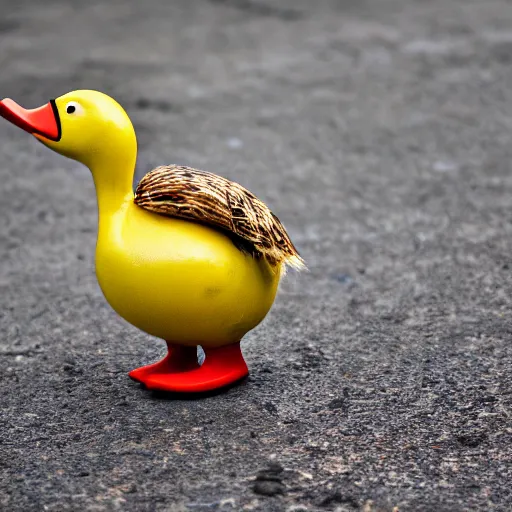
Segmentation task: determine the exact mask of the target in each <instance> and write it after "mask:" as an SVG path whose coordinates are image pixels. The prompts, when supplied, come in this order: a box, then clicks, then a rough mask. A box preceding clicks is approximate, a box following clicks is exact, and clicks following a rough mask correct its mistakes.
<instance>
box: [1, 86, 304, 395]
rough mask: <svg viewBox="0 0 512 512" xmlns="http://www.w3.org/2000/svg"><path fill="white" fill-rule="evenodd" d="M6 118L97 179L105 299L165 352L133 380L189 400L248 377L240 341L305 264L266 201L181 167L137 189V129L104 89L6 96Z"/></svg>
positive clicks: (161, 171)
mask: <svg viewBox="0 0 512 512" xmlns="http://www.w3.org/2000/svg"><path fill="white" fill-rule="evenodd" d="M0 115H1V116H2V117H4V118H6V119H7V120H8V121H10V122H11V123H13V124H15V125H16V126H18V127H20V128H22V129H24V130H25V131H27V132H29V133H31V134H32V135H34V137H36V138H37V139H38V140H39V141H41V142H42V143H43V144H44V145H46V146H48V147H49V148H50V149H53V150H54V151H56V152H57V153H60V154H62V155H64V156H67V157H69V158H72V159H74V160H77V161H79V162H81V163H83V164H84V165H86V166H87V167H88V168H89V169H90V170H91V172H92V176H93V179H94V184H95V187H96V194H97V197H98V210H99V227H98V240H97V246H96V275H97V277H98V282H99V284H100V287H101V289H102V291H103V294H104V295H105V298H106V299H107V301H108V302H109V303H110V305H111V306H112V307H113V308H114V310H115V311H116V312H117V313H118V314H119V315H121V316H122V317H123V318H124V319H126V320H127V321H128V322H130V323H131V324H133V325H135V326H136V327H138V328H139V329H142V330H143V331H145V332H147V333H149V334H151V335H154V336H157V337H159V338H162V339H164V340H165V341H166V342H167V346H168V353H167V355H166V357H165V358H164V359H163V360H162V361H160V362H158V363H155V364H152V365H149V366H144V367H142V368H138V369H136V370H133V371H131V372H130V373H129V376H130V377H131V378H132V379H134V380H136V381H138V382H141V383H142V384H144V385H145V386H146V387H147V388H148V389H154V390H162V391H171V392H189V393H190V392H203V391H210V390H214V389H217V388H220V387H223V386H227V385H229V384H232V383H234V382H236V381H238V380H240V379H242V378H244V377H246V376H247V375H248V369H247V365H246V363H245V361H244V359H243V356H242V353H241V351H240V340H241V339H242V337H243V336H244V335H245V334H246V333H247V332H248V331H249V330H251V329H253V328H254V327H255V326H256V325H258V324H259V323H260V322H261V321H262V320H263V318H264V317H265V316H266V314H267V313H268V311H269V309H270V307H271V306H272V303H273V302H274V298H275V295H276V291H277V287H278V283H279V280H280V278H281V276H282V275H283V273H284V269H285V268H286V266H287V265H289V266H292V267H295V268H297V269H301V268H303V267H304V263H303V260H302V259H301V257H300V256H299V254H298V253H297V251H296V249H295V247H294V246H293V244H292V242H291V241H290V239H289V237H288V235H287V233H286V231H285V229H284V227H283V226H282V224H281V223H280V222H279V219H278V218H277V217H276V216H275V215H274V214H273V213H272V212H271V211H270V210H269V209H268V208H267V206H266V205H265V204H264V203H262V202H261V201H259V200H258V199H257V198H256V197H255V196H254V195H253V194H251V193H250V192H249V191H247V190H246V189H244V188H243V187H242V186H240V185H238V184H237V183H234V182H231V181H229V180H226V179H224V178H221V177H219V176H216V175H214V174H210V173H207V172H204V171H199V170H196V169H192V168H188V167H179V166H166V167H158V168H157V169H155V170H153V171H151V172H150V173H148V174H147V175H146V176H145V177H144V178H143V179H142V180H141V182H140V183H139V185H138V187H137V190H136V192H135V194H134V192H133V188H132V183H133V174H134V170H135V161H136V157H137V140H136V136H135V131H134V129H133V126H132V123H131V121H130V119H129V117H128V115H127V114H126V112H125V111H124V110H123V108H122V107H121V106H120V105H119V104H118V103H117V102H116V101H115V100H113V99H112V98H110V97H109V96H107V95H105V94H103V93H100V92H97V91H89V90H81V91H74V92H70V93H68V94H66V95H64V96H61V97H60V98H57V99H56V100H51V101H50V102H49V103H48V104H47V105H45V106H43V107H40V108H37V109H32V110H25V109H24V108H22V107H20V106H19V105H18V104H17V103H15V102H14V101H12V100H10V99H5V100H3V101H0ZM198 345H200V346H201V347H202V348H203V350H204V352H205V356H206V358H205V360H204V362H203V364H202V365H201V366H200V365H199V364H198V361H197V346H198Z"/></svg>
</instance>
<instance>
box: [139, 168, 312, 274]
mask: <svg viewBox="0 0 512 512" xmlns="http://www.w3.org/2000/svg"><path fill="white" fill-rule="evenodd" d="M135 204H137V205H138V206H140V207H141V208H144V209H146V210H149V211H152V212H155V213H159V214H162V215H167V216H170V217H177V218H181V219H186V220H191V221H195V222H200V223H203V224H207V225H210V226H214V227H216V228H219V229H221V230H224V231H227V232H228V234H229V235H230V236H231V237H232V238H234V241H235V243H236V241H237V240H236V239H237V238H238V239H239V241H240V242H241V244H240V246H241V247H246V248H247V247H249V249H250V251H249V252H251V253H252V254H253V255H254V256H255V257H257V258H266V259H267V260H268V261H269V262H270V263H271V264H273V265H277V264H279V263H284V264H286V265H289V266H291V267H294V268H297V269H302V268H304V266H305V265H304V261H303V260H302V258H301V257H300V255H299V253H298V252H297V249H295V247H294V245H293V243H292V242H291V240H290V237H289V236H288V233H286V230H285V228H284V226H283V225H282V224H281V222H280V221H279V219H278V218H277V217H276V216H275V215H274V214H273V213H272V212H271V211H270V209H269V208H268V207H267V205H266V204H265V203H263V202H262V201H260V200H259V199H258V198H257V197H256V196H255V195H254V194H252V193H251V192H249V191H248V190H247V189H245V188H244V187H242V186H241V185H239V184H238V183H235V182H233V181H230V180H227V179H225V178H222V177H221V176H217V175H216V174H212V173H209V172H205V171H200V170H197V169H192V168H191V167H182V166H176V165H171V166H162V167H157V168H156V169H154V170H153V171H151V172H149V173H148V174H146V176H144V177H143V178H142V180H141V181H140V183H139V185H138V187H137V190H136V192H135ZM237 245H238V244H237Z"/></svg>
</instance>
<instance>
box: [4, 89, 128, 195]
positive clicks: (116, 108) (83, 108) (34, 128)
mask: <svg viewBox="0 0 512 512" xmlns="http://www.w3.org/2000/svg"><path fill="white" fill-rule="evenodd" d="M0 116H2V117H4V118H5V119H7V120H8V121H10V122H11V123H13V124H15V125H16V126H18V127H20V128H22V129H23V130H25V131H27V132H29V133H31V134H32V135H33V136H34V137H36V138H37V139H38V140H39V141H40V142H42V143H43V144H44V145H45V146H48V147H49V148H50V149H53V150H54V151H56V152H57V153H60V154H61V155H64V156H67V157H69V158H72V159H73V160H77V161H79V162H81V163H83V164H85V165H86V166H87V167H89V169H91V171H92V174H93V177H94V181H95V183H96V188H97V191H98V193H99V192H100V189H101V190H105V189H106V188H110V189H111V188H117V189H120V188H123V187H126V183H129V186H130V189H131V184H132V178H133V171H134V168H135V160H136V156H137V140H136V137H135V131H134V129H133V125H132V123H131V121H130V118H129V117H128V115H127V114H126V112H125V111H124V109H123V108H122V107H121V105H119V103H117V102H116V101H115V100H114V99H112V98H111V97H109V96H107V95H106V94H103V93H101V92H98V91H89V90H81V91H74V92H70V93H68V94H65V95H64V96H61V97H60V98H57V99H55V100H51V101H50V102H49V103H48V104H46V105H44V106H42V107H39V108H35V109H32V110H26V109H24V108H23V107H21V106H20V105H18V104H17V103H15V102H14V101H13V100H11V99H4V100H2V101H0ZM121 184H122V185H123V186H121V187H120V185H121ZM107 185H109V186H107Z"/></svg>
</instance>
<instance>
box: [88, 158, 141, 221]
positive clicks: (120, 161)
mask: <svg viewBox="0 0 512 512" xmlns="http://www.w3.org/2000/svg"><path fill="white" fill-rule="evenodd" d="M115 153H117V152H115ZM127 153H129V152H125V153H124V154H122V156H121V155H120V154H119V153H117V154H114V155H113V156H114V158H109V157H108V156H107V157H104V158H101V159H99V160H95V161H94V163H92V164H91V165H89V168H90V169H91V172H92V176H93V179H94V185H95V187H96V196H97V199H98V215H99V224H100V229H101V227H102V225H104V224H105V223H108V222H110V221H111V220H112V219H113V218H114V217H115V215H116V213H117V212H119V211H120V210H121V208H122V206H123V204H125V203H126V202H127V201H130V200H132V199H133V174H134V171H135V161H136V151H133V153H132V154H127Z"/></svg>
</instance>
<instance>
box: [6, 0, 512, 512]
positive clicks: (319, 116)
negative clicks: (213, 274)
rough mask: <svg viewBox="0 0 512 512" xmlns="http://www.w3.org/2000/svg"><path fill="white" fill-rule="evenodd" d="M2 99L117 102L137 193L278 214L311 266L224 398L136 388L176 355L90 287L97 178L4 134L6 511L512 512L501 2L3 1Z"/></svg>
mask: <svg viewBox="0 0 512 512" xmlns="http://www.w3.org/2000/svg"><path fill="white" fill-rule="evenodd" d="M0 7H1V13H2V14H1V17H0V97H12V98H13V99H15V100H17V101H18V102H19V103H21V104H22V105H24V106H27V107H36V106H39V105H42V104H44V103H46V102H47V101H48V99H49V98H54V97H56V96H59V95H61V94H63V93H65V92H68V91H70V90H73V89H77V88H92V89H99V90H102V91H104V92H106V93H109V94H111V95H112V96H114V97H115V98H116V99H118V101H120V102H121V103H122V104H123V105H124V106H125V108H126V110H127V111H128V113H129V115H130V116H131V118H132V119H133V121H134V124H135V126H136V129H137V133H138V137H139V143H140V155H139V163H138V171H137V174H138V177H140V176H141V175H142V174H143V173H144V172H146V171H148V170H150V169H151V168H153V167H155V166H156V165H159V164H164V163H180V164H187V165H192V166H194V167H198V168H202V169H206V170H209V171H212V172H216V173H218V174H221V175H223V176H226V177H228V178H230V179H234V180H237V181H239V182H240V183H242V184H243V185H245V186H246V187H247V188H249V189H250V190H252V191H253V192H254V193H256V194H257V195H258V196H259V197H261V198H262V199H264V200H265V201H266V202H267V203H268V204H269V205H270V206H271V208H272V209H273V211H274V212H275V213H276V214H277V215H278V216H279V217H280V218H281V220H282V221H283V223H284V224H285V225H286V226H287V228H288V230H289V232H290V234H291V236H292V238H293V240H294V241H295V242H296V245H297V246H298V248H299V250H300V251H301V253H302V255H303V256H304V258H305V259H306V261H307V262H308V265H309V267H310V272H309V273H304V274H294V273H290V274H289V275H288V276H287V277H286V279H285V280H284V282H283V283H282V286H281V289H280V292H279V295H278V297H277V300H276V303H275V306H274V308H273V309H272V311H271V313H270V314H269V316H268V317H267V319H266V320H265V322H264V323H263V324H262V325H261V326H259V327H258V328H257V329H255V330H254V331H253V332H251V333H250V334H249V335H248V336H247V337H246V339H245V341H244V342H243V350H244V353H245V355H246V358H247V361H248V363H249V366H250V368H251V376H250V378H249V379H248V380H247V381H246V382H245V383H243V384H242V385H240V386H238V387H235V388H232V389H230V390H228V391H227V392H225V393H222V394H219V395H217V396H211V397H206V398H201V399H197V400H191V399H182V400H178V399H173V398H172V397H163V396H158V395H152V394H151V393H149V392H147V391H145V390H144V389H141V388H140V387H139V386H138V385H137V384H135V383H133V382H132V381H130V380H129V378H128V377H127V375H126V373H127V372H128V371H129V370H131V369H132V368H135V367H137V366H139V365H141V364H144V363H148V362H152V361H155V360H157V359H158V358H159V356H160V355H161V354H162V353H163V351H164V344H163V342H161V341H158V340H155V339H151V338H150V337H149V336H147V335H145V334H144V333H141V332H139V331H137V330H136V329H135V328H132V327H131V326H130V325H128V324H127V323H125V322H124V321H123V320H121V319H120V318H118V317H117V316H116V314H115V313H114V312H113V311H112V310H111V309H110V308H109V306H108V304H107V303H106V301H105V300H104V298H103V296H102V294H101V292H100V290H99V288H98V285H97V282H96V278H95V275H94V246H95V237H96V199H95V194H94V189H93V184H92V180H91V177H90V175H89V173H88V171H87V170H86V169H85V168H83V167H81V166H80V165H78V164H77V163H75V162H73V161H71V160H66V159H64V158H63V157H60V156H58V155H56V154H54V153H52V152H51V151H49V150H48V149H46V148H44V147H43V146H42V145H40V144H39V143H37V142H36V141H35V140H34V139H32V138H31V137H30V136H29V135H28V134H26V133H24V132H22V131H20V130H19V129H17V128H15V127H13V126H11V125H9V124H8V123H7V122H3V120H0V121H1V122H0V179H1V181H0V197H1V200H0V325H1V339H0V363H1V364H0V381H1V385H0V386H1V388H0V389H1V398H0V410H1V415H0V470H1V473H0V509H1V510H5V511H9V512H10V511H24V512H28V511H42V510H44V511H55V512H62V511H82V510H91V511H103V510H122V511H125V510H126V511H198V512H201V511H210V510H221V511H231V510H233V511H241V510H252V511H302V510H308V511H309V510H311V511H324V510H326V511H329V510H331V511H334V510H337V511H352V510H362V511H365V512H369V511H393V510H394V511H397V510H399V511H450V512H457V511H466V510H483V511H487V510H503V511H505V510H510V508H511V507H512V490H511V484H510V482H511V478H512V447H511V442H512V418H511V414H512V413H511V403H512V343H511V342H512V321H511V308H512V304H511V296H512V278H511V268H512V257H511V253H512V200H511V197H512V174H511V161H512V133H511V129H512V68H511V65H512V30H511V28H510V27H511V26H512V8H511V6H510V3H509V2H508V1H506V0H432V1H429V2H426V1H420V0H416V1H407V0H357V1H356V0H345V1H342V0H319V1H317V2H311V1H307V0H282V1H278V0H276V1H271V0H197V1H194V0H189V1H185V0H179V1H176V0H173V1H172V2H171V1H165V0H147V1H145V2H137V1H136V0H132V1H126V0H116V1H109V2H98V1H94V0H91V1H87V2H85V1H79V0H75V1H64V0H46V1H45V2H40V1H36V0H18V1H16V2H14V1H11V0H2V1H1V2H0Z"/></svg>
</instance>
